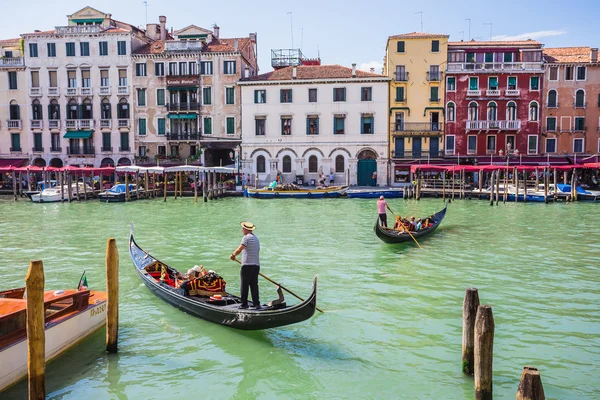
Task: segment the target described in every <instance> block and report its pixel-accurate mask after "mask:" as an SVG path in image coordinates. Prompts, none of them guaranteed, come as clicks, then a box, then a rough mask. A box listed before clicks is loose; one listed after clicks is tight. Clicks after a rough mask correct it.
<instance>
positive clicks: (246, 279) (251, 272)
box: [229, 222, 261, 310]
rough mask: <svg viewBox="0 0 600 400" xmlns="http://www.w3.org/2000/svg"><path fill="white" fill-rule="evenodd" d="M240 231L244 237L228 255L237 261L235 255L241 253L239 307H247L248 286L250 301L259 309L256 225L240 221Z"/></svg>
mask: <svg viewBox="0 0 600 400" xmlns="http://www.w3.org/2000/svg"><path fill="white" fill-rule="evenodd" d="M240 225H241V226H242V233H243V235H244V237H243V238H242V242H241V243H240V245H239V246H238V248H237V249H235V250H234V252H233V253H231V256H230V257H229V258H230V259H231V260H233V261H237V259H236V256H237V255H238V254H240V253H241V254H242V262H241V264H242V268H241V269H240V281H241V285H240V286H241V287H240V297H241V299H242V304H240V308H248V288H250V293H251V294H252V303H253V305H254V308H255V309H257V310H260V309H261V306H260V300H259V293H258V275H259V273H260V260H259V252H260V242H259V240H258V238H257V237H256V235H254V230H255V229H256V226H255V225H254V224H253V223H252V222H241V223H240Z"/></svg>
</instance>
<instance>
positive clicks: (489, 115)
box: [444, 40, 544, 164]
mask: <svg viewBox="0 0 600 400" xmlns="http://www.w3.org/2000/svg"><path fill="white" fill-rule="evenodd" d="M543 76H544V73H543V67H542V44H541V43H538V42H536V41H533V40H526V41H514V42H499V41H498V42H496V41H489V42H488V41H486V42H476V41H473V40H472V41H470V42H450V43H448V63H447V65H446V98H445V105H446V125H445V132H444V133H445V140H444V141H445V155H446V157H447V158H450V157H457V158H458V159H459V160H464V159H465V158H468V159H469V161H472V162H477V163H479V164H488V163H490V162H493V163H497V162H506V160H507V157H506V156H507V155H510V156H511V157H514V156H518V158H519V160H520V161H521V162H524V161H527V159H530V160H531V161H533V160H534V159H537V160H536V162H539V161H540V160H539V159H540V157H539V156H540V132H541V115H540V113H541V110H542V109H541V104H542V89H543V88H542V84H543Z"/></svg>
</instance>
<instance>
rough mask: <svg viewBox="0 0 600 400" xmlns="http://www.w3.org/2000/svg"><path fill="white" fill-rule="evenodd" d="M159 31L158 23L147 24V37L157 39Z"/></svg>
mask: <svg viewBox="0 0 600 400" xmlns="http://www.w3.org/2000/svg"><path fill="white" fill-rule="evenodd" d="M157 31H158V24H146V37H148V38H150V39H152V40H156V39H158V38H157V37H156V32H157Z"/></svg>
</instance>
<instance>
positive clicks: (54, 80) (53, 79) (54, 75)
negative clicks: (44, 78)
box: [48, 71, 58, 88]
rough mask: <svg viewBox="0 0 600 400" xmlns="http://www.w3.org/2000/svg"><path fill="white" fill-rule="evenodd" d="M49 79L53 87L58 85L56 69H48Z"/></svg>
mask: <svg viewBox="0 0 600 400" xmlns="http://www.w3.org/2000/svg"><path fill="white" fill-rule="evenodd" d="M48 81H49V83H50V87H51V88H55V87H58V74H57V73H56V71H48Z"/></svg>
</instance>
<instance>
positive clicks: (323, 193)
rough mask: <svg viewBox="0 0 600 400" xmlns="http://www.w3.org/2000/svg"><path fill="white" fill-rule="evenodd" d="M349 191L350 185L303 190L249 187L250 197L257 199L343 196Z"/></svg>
mask: <svg viewBox="0 0 600 400" xmlns="http://www.w3.org/2000/svg"><path fill="white" fill-rule="evenodd" d="M347 191H348V186H337V187H336V188H331V189H306V190H305V189H302V190H271V189H248V197H254V198H257V199H278V198H283V199H286V198H287V199H323V198H336V197H342V196H344V195H345V194H346V192H347Z"/></svg>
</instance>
